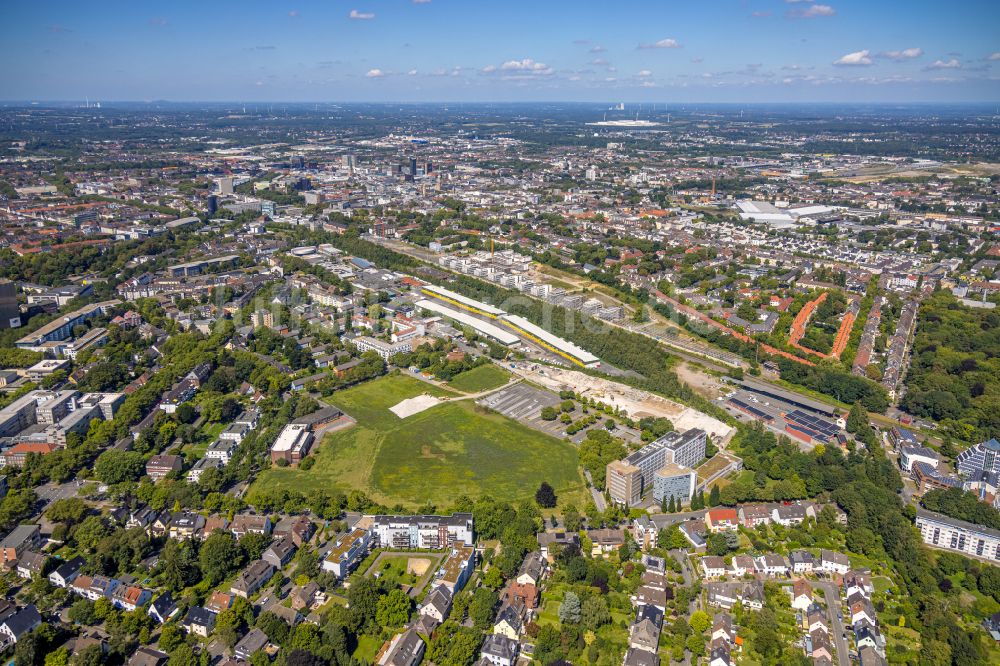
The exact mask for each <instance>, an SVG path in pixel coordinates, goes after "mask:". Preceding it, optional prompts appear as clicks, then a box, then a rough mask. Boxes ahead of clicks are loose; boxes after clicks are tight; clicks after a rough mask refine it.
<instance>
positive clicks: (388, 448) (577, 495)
mask: <svg viewBox="0 0 1000 666" xmlns="http://www.w3.org/2000/svg"><path fill="white" fill-rule="evenodd" d="M424 393H429V394H432V395H436V396H441V397H445V396H451V395H454V394H451V393H449V392H448V391H445V390H444V389H439V388H437V387H434V386H432V385H430V384H427V383H425V382H421V381H420V380H417V379H414V378H413V377H408V376H406V375H393V376H388V377H382V378H380V379H377V380H374V381H371V382H367V383H365V384H361V385H359V386H355V387H353V388H350V389H347V390H344V391H339V392H337V393H335V394H333V396H331V402H333V403H334V404H336V405H337V406H338V407H340V408H341V409H343V410H344V412H345V413H347V414H349V415H350V416H353V417H354V418H355V419H356V420H357V425H355V426H352V427H350V428H347V429H344V430H340V431H337V432H333V433H330V434H328V435H327V436H326V437H325V438H324V440H323V442H322V443H320V444H319V445H318V446H317V447H316V448H315V449H314V452H313V454H312V455H315V456H316V463H315V464H314V465H313V467H312V469H310V470H308V471H303V470H300V469H297V468H291V467H288V468H279V467H274V468H271V469H269V470H267V471H266V472H264V473H263V474H261V476H260V477H259V479H258V480H257V482H256V483H255V488H274V487H282V488H287V489H289V490H296V491H299V492H304V493H308V492H310V491H313V490H326V491H331V490H341V491H344V492H348V491H351V490H362V491H364V492H365V493H366V494H367V495H368V496H369V497H371V498H372V499H374V500H375V501H377V502H380V503H382V504H385V505H387V506H393V505H395V504H397V503H399V504H402V505H404V506H408V507H411V508H416V507H418V506H420V505H422V504H424V503H425V502H432V503H434V504H436V505H438V506H440V507H443V508H444V507H448V506H450V505H451V504H452V503H453V502H454V500H455V498H456V497H458V496H459V495H463V494H466V495H469V496H471V497H477V496H480V495H486V494H489V495H492V496H494V497H496V498H498V499H505V500H517V499H523V498H529V497H533V496H534V493H535V490H536V489H537V488H538V485H539V484H540V483H541V482H542V481H548V482H549V483H550V484H551V485H552V487H553V488H555V490H556V493H557V494H558V495H560V498H567V496H569V497H571V498H572V499H573V500H574V501H580V499H581V497H582V494H583V492H584V490H583V479H582V478H581V475H580V472H579V469H578V465H577V454H576V449H575V448H574V447H573V446H572V445H571V444H568V443H566V442H563V441H560V440H558V439H555V438H553V437H550V436H548V435H545V434H543V433H540V432H538V431H535V430H532V429H530V428H528V427H527V426H523V425H521V424H519V423H517V422H516V421H512V420H511V419H508V418H506V417H504V416H501V415H499V414H495V413H492V412H489V411H487V410H484V409H482V408H480V407H478V406H477V405H475V404H474V402H473V401H472V400H461V401H457V402H449V403H445V404H441V405H437V406H435V407H432V408H430V409H428V410H425V411H423V412H420V413H418V414H414V415H412V416H409V417H407V418H406V419H400V418H398V417H397V416H396V415H395V414H393V413H392V412H390V411H389V407H392V406H393V405H395V404H397V403H398V402H400V401H401V400H405V399H406V398H412V397H415V396H418V395H421V394H424Z"/></svg>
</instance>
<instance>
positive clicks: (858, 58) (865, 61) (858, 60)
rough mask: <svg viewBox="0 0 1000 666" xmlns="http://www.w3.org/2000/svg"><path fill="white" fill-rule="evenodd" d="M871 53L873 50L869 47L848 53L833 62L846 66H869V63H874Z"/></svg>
mask: <svg viewBox="0 0 1000 666" xmlns="http://www.w3.org/2000/svg"><path fill="white" fill-rule="evenodd" d="M870 53H871V52H870V51H869V50H868V49H865V50H864V51H855V52H854V53H848V54H847V55H845V56H843V57H841V58H839V59H838V60H835V61H834V62H833V64H834V65H838V66H844V67H867V66H868V65H871V64H873V63H872V59H871V55H870Z"/></svg>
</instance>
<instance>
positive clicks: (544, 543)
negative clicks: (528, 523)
mask: <svg viewBox="0 0 1000 666" xmlns="http://www.w3.org/2000/svg"><path fill="white" fill-rule="evenodd" d="M535 539H536V540H537V541H538V548H539V549H540V550H541V553H542V557H544V558H545V560H546V561H547V562H550V563H551V562H555V559H556V558H555V555H554V550H556V549H562V548H565V547H567V546H577V547H579V546H580V535H579V533H577V532H567V531H566V530H552V531H549V532H539V533H538V534H537V535H535ZM553 547H554V548H553Z"/></svg>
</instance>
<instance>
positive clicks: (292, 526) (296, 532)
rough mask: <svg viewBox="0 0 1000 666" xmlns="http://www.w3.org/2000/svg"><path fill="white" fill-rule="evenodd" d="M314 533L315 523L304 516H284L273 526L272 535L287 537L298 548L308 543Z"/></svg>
mask: <svg viewBox="0 0 1000 666" xmlns="http://www.w3.org/2000/svg"><path fill="white" fill-rule="evenodd" d="M315 533H316V525H315V524H314V523H313V521H311V520H309V518H308V517H306V516H285V517H284V518H282V519H281V520H279V521H278V522H277V524H275V526H274V536H275V537H277V538H281V537H289V538H291V540H292V543H294V544H295V545H296V546H298V547H299V548H301V547H302V544H304V543H309V540H310V539H312V537H313V534H315Z"/></svg>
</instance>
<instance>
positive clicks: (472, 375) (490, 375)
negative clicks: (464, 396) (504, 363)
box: [448, 363, 510, 393]
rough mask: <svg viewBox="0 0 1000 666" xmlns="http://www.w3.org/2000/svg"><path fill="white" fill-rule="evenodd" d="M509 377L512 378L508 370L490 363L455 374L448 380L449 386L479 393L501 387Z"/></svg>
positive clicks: (466, 391)
mask: <svg viewBox="0 0 1000 666" xmlns="http://www.w3.org/2000/svg"><path fill="white" fill-rule="evenodd" d="M508 379H510V374H508V373H507V371H505V370H504V369H502V368H499V367H497V366H495V365H493V364H492V363H490V364H489V365H480V366H479V367H477V368H473V369H472V370H466V371H465V372H462V373H460V374H457V375H455V376H454V377H453V378H452V380H451V381H450V382H448V386H451V387H452V388H454V389H455V390H456V391H464V392H465V393H479V392H480V391H488V390H490V389H494V388H499V387H501V386H503V385H504V384H506V383H507V380H508Z"/></svg>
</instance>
